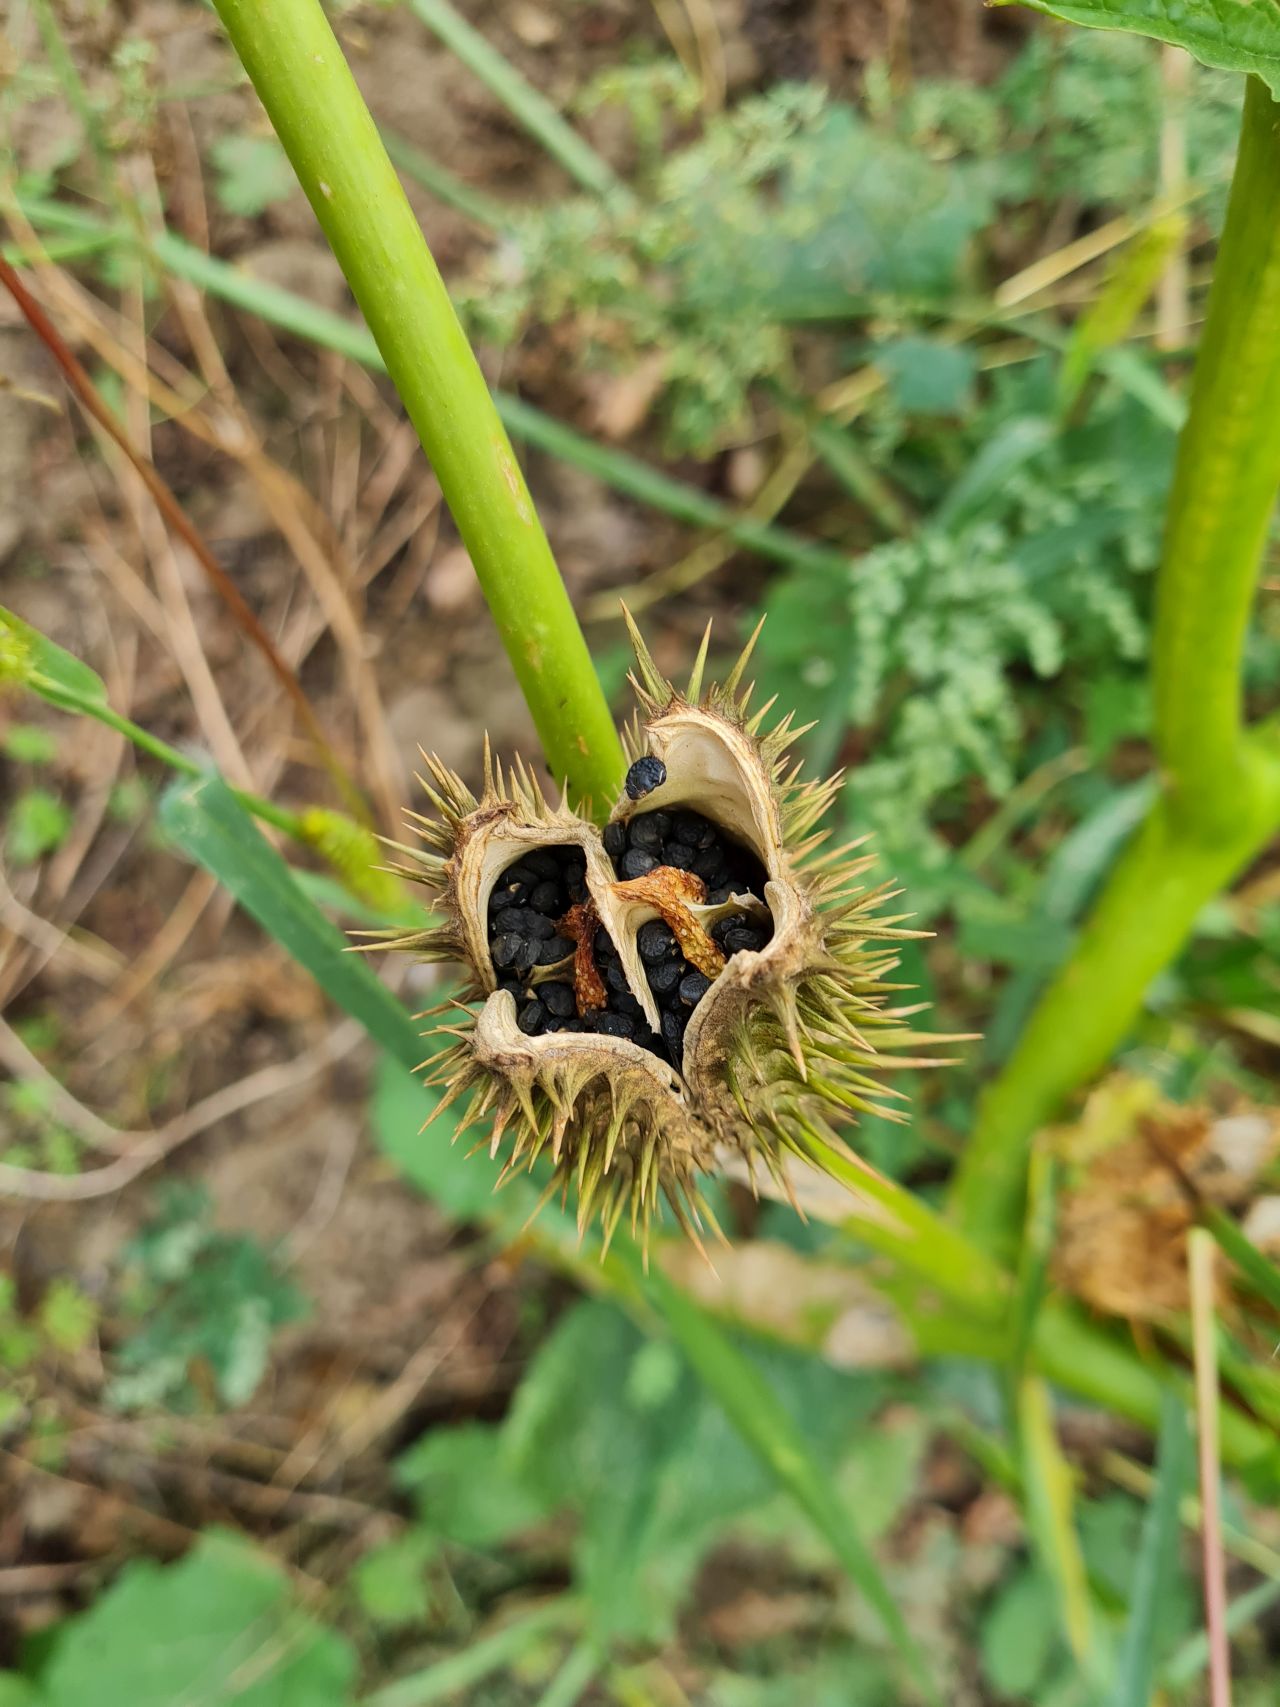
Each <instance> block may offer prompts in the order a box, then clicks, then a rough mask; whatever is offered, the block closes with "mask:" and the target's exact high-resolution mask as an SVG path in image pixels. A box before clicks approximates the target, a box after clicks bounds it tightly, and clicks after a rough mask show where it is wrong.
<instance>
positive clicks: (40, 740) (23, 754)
mask: <svg viewBox="0 0 1280 1707" xmlns="http://www.w3.org/2000/svg"><path fill="white" fill-rule="evenodd" d="M4 751H5V756H6V757H7V758H10V759H13V760H15V761H16V763H18V764H20V765H43V764H48V762H49V760H50V759H53V758H56V757H57V754H58V738H57V736H56V735H54V734H53V732H52V731H51V730H49V729H41V728H40V727H39V725H38V724H35V723H14V724H12V725H11V726H10V728H9V729H7V730H6V731H5V737H4Z"/></svg>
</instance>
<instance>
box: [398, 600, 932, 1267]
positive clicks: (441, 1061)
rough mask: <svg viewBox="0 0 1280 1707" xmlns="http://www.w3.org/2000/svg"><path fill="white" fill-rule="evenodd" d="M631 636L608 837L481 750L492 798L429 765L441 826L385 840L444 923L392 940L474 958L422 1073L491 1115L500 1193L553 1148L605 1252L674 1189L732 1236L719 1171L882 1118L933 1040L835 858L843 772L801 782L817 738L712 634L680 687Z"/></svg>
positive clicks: (867, 891) (891, 951) (893, 922)
mask: <svg viewBox="0 0 1280 1707" xmlns="http://www.w3.org/2000/svg"><path fill="white" fill-rule="evenodd" d="M632 639H633V642H634V644H635V650H636V658H637V669H636V671H635V672H634V673H633V674H632V676H631V682H632V685H633V686H634V688H635V690H636V693H637V695H638V698H639V711H638V713H637V715H636V717H635V718H634V720H633V722H632V724H631V726H630V728H629V729H628V730H627V731H626V733H625V735H624V747H625V749H626V755H627V758H628V760H629V761H630V768H629V769H628V771H627V774H626V782H625V787H624V790H623V792H622V795H621V798H620V799H619V800H618V802H617V804H616V806H615V807H614V809H613V812H612V814H611V816H610V818H609V821H608V823H607V824H606V825H605V827H604V829H603V831H601V830H599V829H598V828H597V827H596V825H595V824H594V823H592V822H590V821H589V820H587V819H586V818H583V817H580V816H578V815H577V814H576V813H575V812H573V811H571V810H570V809H569V806H568V803H567V797H566V798H564V799H561V801H560V802H559V804H558V805H553V804H550V803H549V802H548V800H547V799H546V797H545V796H544V793H543V790H542V788H541V786H540V785H539V783H538V781H537V779H536V778H535V777H534V776H533V775H532V773H531V772H530V770H529V769H528V768H527V767H526V766H525V765H524V764H522V763H521V762H520V761H516V763H515V765H514V767H513V768H512V769H511V770H509V772H508V774H507V776H506V777H505V778H504V776H503V774H502V771H501V768H500V767H499V766H498V765H497V764H495V763H494V762H493V759H492V756H491V754H490V753H489V751H488V747H487V744H486V752H485V788H484V793H483V795H482V796H481V798H479V799H477V798H476V797H475V796H474V794H473V793H472V792H471V790H470V789H469V788H468V787H467V786H466V784H465V783H464V782H463V781H462V780H461V778H459V777H458V776H457V775H456V774H455V773H454V772H453V771H451V770H449V769H448V768H447V767H446V766H445V765H444V764H442V763H441V762H440V760H439V759H437V758H428V759H427V764H428V769H429V772H430V777H429V780H423V786H424V787H425V788H426V791H427V794H428V796H429V797H430V800H431V803H432V805H433V806H434V808H435V814H436V815H435V816H423V815H420V814H418V813H411V814H410V819H411V822H412V825H413V828H414V831H415V833H416V835H417V836H418V838H419V839H420V845H417V846H413V847H402V846H400V845H399V844H395V845H396V846H397V848H398V851H399V852H400V853H401V854H402V855H406V856H408V857H407V863H406V864H405V865H404V866H400V867H397V869H398V870H400V871H401V872H402V874H403V875H405V876H407V877H410V878H412V879H414V880H416V881H418V882H420V883H423V884H425V885H426V886H427V888H428V889H429V890H430V891H432V893H433V913H434V918H433V922H432V923H431V924H430V925H429V926H427V927H426V928H424V929H422V930H419V931H414V932H410V933H408V934H404V935H398V936H395V937H394V938H393V939H392V941H391V944H390V946H394V947H398V948H403V949H408V950H411V951H413V952H415V953H416V954H418V955H420V956H422V957H423V958H426V959H429V960H438V961H458V962H461V964H462V965H463V966H464V967H465V968H466V971H467V974H468V978H469V986H468V988H467V989H466V990H465V991H464V992H463V993H462V995H461V997H460V998H459V999H458V1000H457V1001H456V1002H455V1003H453V1004H451V1005H452V1006H454V1007H455V1008H456V1013H457V1018H458V1023H456V1024H452V1025H447V1026H445V1027H444V1029H445V1030H446V1031H448V1032H449V1033H450V1035H451V1036H452V1037H453V1039H454V1042H453V1043H452V1044H451V1046H450V1047H449V1048H447V1049H446V1050H445V1051H444V1053H443V1054H442V1055H439V1056H436V1057H435V1058H434V1059H433V1061H432V1063H431V1069H432V1071H431V1082H432V1083H435V1084H437V1085H442V1086H444V1087H445V1101H446V1102H451V1101H453V1100H454V1099H455V1098H457V1097H459V1096H462V1095H464V1094H466V1093H469V1094H470V1103H469V1108H468V1111H467V1120H466V1124H470V1123H471V1122H472V1121H480V1120H483V1119H488V1118H491V1119H492V1123H493V1125H492V1136H491V1139H490V1142H489V1148H490V1153H491V1155H492V1156H493V1157H494V1158H495V1159H496V1158H497V1157H498V1156H499V1155H500V1154H501V1153H502V1152H503V1151H504V1148H505V1150H506V1165H505V1168H504V1170H503V1174H502V1176H500V1181H499V1183H501V1178H505V1177H506V1176H507V1175H508V1174H509V1173H510V1172H511V1171H512V1170H513V1169H516V1168H518V1167H522V1166H527V1167H532V1166H533V1165H534V1163H535V1162H536V1161H537V1160H538V1158H539V1157H540V1156H543V1155H546V1156H547V1157H549V1159H550V1162H551V1164H552V1167H553V1173H552V1178H551V1180H550V1183H549V1185H548V1187H547V1192H546V1195H545V1196H544V1199H543V1201H546V1198H547V1197H549V1196H551V1195H552V1194H554V1193H555V1192H556V1191H557V1190H564V1191H566V1192H567V1191H569V1190H570V1189H576V1192H577V1198H578V1219H579V1225H580V1227H585V1226H586V1225H587V1224H588V1222H589V1221H590V1220H591V1219H592V1218H593V1217H597V1218H598V1219H599V1221H600V1223H601V1225H602V1227H603V1232H604V1239H605V1246H606V1248H607V1244H608V1240H609V1239H610V1238H611V1237H612V1235H613V1232H614V1229H615V1228H616V1226H617V1224H618V1222H619V1219H620V1218H621V1217H622V1215H623V1214H624V1212H625V1213H628V1214H629V1216H630V1221H631V1225H632V1229H633V1231H638V1232H639V1234H640V1236H641V1238H642V1239H645V1240H647V1236H648V1231H649V1226H650V1221H651V1218H652V1216H653V1214H654V1211H655V1210H656V1209H657V1207H658V1205H659V1201H660V1200H661V1199H665V1201H666V1202H667V1203H668V1204H669V1205H670V1207H671V1209H672V1210H673V1211H674V1213H675V1215H676V1217H677V1219H678V1221H679V1222H680V1224H681V1226H682V1227H683V1228H684V1229H685V1231H686V1232H688V1233H689V1234H690V1235H691V1236H693V1237H694V1238H695V1239H696V1238H697V1236H698V1232H699V1230H700V1228H701V1227H702V1226H703V1225H704V1224H706V1225H710V1226H711V1227H712V1228H713V1229H715V1230H716V1231H717V1232H718V1229H717V1228H715V1222H714V1218H713V1217H712V1216H711V1214H710V1211H709V1209H708V1206H707V1203H706V1200H705V1197H704V1195H703V1192H702V1190H701V1188H700V1181H701V1180H702V1179H703V1177H704V1176H706V1175H708V1174H711V1173H714V1172H716V1171H718V1170H724V1169H728V1170H729V1171H733V1172H736V1171H739V1170H741V1171H742V1172H743V1173H745V1175H746V1177H747V1178H749V1180H750V1182H751V1183H752V1185H753V1186H754V1185H756V1184H757V1183H758V1179H759V1172H760V1170H761V1169H763V1170H765V1171H766V1172H767V1174H768V1175H770V1176H772V1179H773V1181H774V1182H775V1183H776V1184H777V1186H778V1187H780V1188H781V1189H783V1190H784V1191H786V1190H789V1182H788V1177H787V1166H788V1161H789V1158H790V1157H791V1156H799V1157H801V1158H804V1159H805V1160H811V1159H812V1158H813V1154H814V1152H815V1151H817V1152H818V1153H819V1154H820V1153H821V1151H822V1149H823V1147H825V1146H837V1147H838V1146H839V1144H840V1138H839V1128H840V1127H842V1126H847V1125H848V1124H849V1123H850V1122H851V1121H854V1120H856V1118H857V1116H858V1115H859V1113H861V1112H863V1111H870V1112H874V1113H876V1114H879V1115H890V1116H891V1117H892V1115H893V1114H894V1112H895V1106H894V1105H895V1099H898V1098H899V1097H900V1094H901V1093H899V1092H896V1091H894V1090H892V1089H890V1088H888V1087H887V1086H885V1085H884V1084H883V1083H882V1082H881V1079H880V1075H882V1074H883V1073H884V1071H885V1069H886V1067H887V1066H890V1065H892V1066H895V1067H900V1066H905V1065H922V1064H924V1063H922V1062H919V1061H914V1060H913V1061H906V1060H904V1059H903V1058H902V1057H901V1056H900V1055H899V1054H897V1053H896V1052H897V1051H900V1050H902V1049H903V1048H904V1047H908V1046H911V1045H914V1044H918V1043H920V1042H921V1041H924V1040H923V1039H922V1038H920V1037H919V1036H917V1035H915V1034H913V1033H912V1031H911V1030H910V1028H909V1026H908V1025H907V1023H906V1022H907V1020H908V1019H909V1016H910V1014H911V1013H913V1012H915V1011H916V1010H914V1009H906V1008H900V1007H893V1006H891V1005H890V999H891V995H892V993H893V992H894V991H895V990H896V989H897V988H899V987H898V986H895V985H893V984H890V983H888V982H887V979H888V978H889V977H890V975H891V974H892V972H893V969H894V967H895V965H896V959H897V951H896V943H897V941H898V939H900V938H902V937H904V936H907V935H912V934H914V933H911V932H908V931H905V930H903V929H902V928H901V919H900V918H894V917H886V916H884V915H883V913H882V912H881V908H882V907H883V905H884V903H885V902H886V901H887V900H888V899H889V898H890V895H889V891H888V889H887V886H883V885H882V886H880V887H870V886H868V884H867V882H866V879H867V876H868V873H869V871H870V868H871V866H872V863H873V856H872V855H870V854H867V853H865V852H862V851H860V844H859V843H857V842H854V843H851V844H849V845H848V846H845V847H841V848H838V849H835V850H829V849H827V847H826V843H827V841H828V837H829V834H830V832H829V831H825V830H822V829H820V828H818V823H819V820H820V819H821V818H822V816H823V815H824V813H825V812H826V811H827V809H828V807H829V806H830V805H831V802H832V800H833V798H834V796H835V794H836V792H837V790H838V788H839V783H840V779H839V778H838V777H833V778H831V779H829V780H827V781H802V780H801V777H800V765H799V764H798V763H795V762H793V761H792V760H791V759H790V758H789V757H788V752H789V749H790V747H791V745H792V743H793V742H794V741H795V740H796V738H797V736H799V735H800V734H802V733H803V732H804V731H803V730H802V729H798V728H796V727H794V725H793V720H792V717H791V716H790V715H788V716H786V717H783V718H782V719H781V721H779V722H777V723H775V724H774V725H773V726H772V727H768V725H769V717H770V711H771V708H772V704H773V702H772V701H770V702H769V704H768V705H765V706H763V707H762V708H761V709H760V710H758V711H756V712H755V713H754V714H749V712H748V706H749V703H750V700H751V696H752V687H751V686H747V687H745V688H744V687H743V686H742V685H741V684H742V678H743V674H744V671H745V669H746V666H747V662H748V659H749V657H750V655H751V644H748V646H747V648H746V650H745V651H744V652H743V654H742V656H741V657H740V658H739V659H738V662H737V663H736V665H735V666H734V668H733V670H732V671H731V673H730V674H729V676H728V677H727V679H726V680H725V681H724V682H723V683H716V684H714V685H712V686H709V687H707V688H706V689H705V690H704V688H703V674H704V666H705V662H706V654H707V644H708V639H709V632H708V635H705V636H704V637H703V642H702V647H701V650H700V652H699V655H698V659H697V662H696V663H695V665H694V669H693V674H692V678H691V680H690V682H689V684H688V686H687V688H686V689H685V691H684V692H683V693H681V692H679V691H678V690H677V689H676V688H675V687H673V686H672V684H671V683H670V682H668V681H666V680H665V679H664V678H663V677H662V676H661V675H660V674H659V672H658V670H657V668H656V667H655V665H654V662H653V659H652V658H651V657H650V655H649V652H648V650H647V648H646V647H645V645H644V642H643V640H642V639H641V638H640V636H639V634H638V633H637V632H636V630H635V628H634V625H633V626H632ZM753 640H754V637H753ZM439 1011H440V1010H436V1012H437V1014H439Z"/></svg>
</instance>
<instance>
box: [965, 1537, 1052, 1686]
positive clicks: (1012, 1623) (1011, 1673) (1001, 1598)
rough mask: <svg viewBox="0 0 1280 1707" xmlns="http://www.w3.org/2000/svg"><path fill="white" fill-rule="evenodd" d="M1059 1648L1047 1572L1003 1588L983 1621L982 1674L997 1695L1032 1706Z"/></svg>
mask: <svg viewBox="0 0 1280 1707" xmlns="http://www.w3.org/2000/svg"><path fill="white" fill-rule="evenodd" d="M1056 1643H1057V1625H1056V1620H1055V1612H1054V1592H1053V1584H1052V1583H1051V1582H1050V1581H1049V1579H1048V1577H1046V1576H1045V1574H1044V1572H1043V1571H1040V1570H1036V1569H1034V1568H1033V1569H1028V1570H1021V1571H1019V1572H1018V1574H1017V1575H1016V1576H1015V1577H1013V1578H1012V1579H1011V1580H1010V1581H1009V1582H1008V1583H1007V1584H1005V1585H1004V1587H1002V1588H1001V1590H1000V1592H999V1593H998V1594H997V1596H996V1598H995V1601H994V1602H993V1604H992V1606H991V1609H990V1610H989V1611H988V1613H987V1615H986V1617H985V1618H984V1619H983V1621H982V1630H981V1633H980V1636H979V1651H980V1653H981V1655H982V1669H983V1671H984V1673H985V1674H986V1677H987V1681H988V1682H989V1683H990V1685H991V1687H992V1689H994V1690H995V1692H996V1694H997V1695H1000V1696H1007V1697H1008V1698H1009V1699H1010V1700H1011V1701H1030V1700H1033V1699H1034V1697H1035V1690H1036V1686H1037V1685H1038V1684H1039V1683H1041V1682H1042V1681H1043V1679H1044V1676H1045V1673H1046V1672H1047V1671H1048V1669H1049V1665H1050V1662H1051V1660H1052V1659H1053V1653H1054V1648H1055V1645H1056Z"/></svg>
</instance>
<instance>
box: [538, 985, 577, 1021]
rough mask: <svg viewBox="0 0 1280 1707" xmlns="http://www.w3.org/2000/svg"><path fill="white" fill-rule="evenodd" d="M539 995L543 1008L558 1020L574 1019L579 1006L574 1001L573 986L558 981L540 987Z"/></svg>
mask: <svg viewBox="0 0 1280 1707" xmlns="http://www.w3.org/2000/svg"><path fill="white" fill-rule="evenodd" d="M538 995H539V998H540V999H541V1001H542V1005H543V1007H545V1008H546V1010H547V1012H548V1013H549V1014H554V1016H555V1017H556V1019H572V1017H573V1016H574V1014H575V1013H576V1012H577V1008H578V1005H577V1003H576V1002H575V1001H574V999H573V985H572V984H561V983H560V982H559V981H558V980H557V981H553V982H551V983H549V984H539V985H538Z"/></svg>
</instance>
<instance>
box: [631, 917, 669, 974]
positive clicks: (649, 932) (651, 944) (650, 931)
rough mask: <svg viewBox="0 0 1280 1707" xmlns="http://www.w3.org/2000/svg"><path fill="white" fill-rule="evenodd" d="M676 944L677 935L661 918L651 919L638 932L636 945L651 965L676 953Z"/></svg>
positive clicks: (642, 957)
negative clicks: (672, 932)
mask: <svg viewBox="0 0 1280 1707" xmlns="http://www.w3.org/2000/svg"><path fill="white" fill-rule="evenodd" d="M676 946H677V945H676V939H675V937H674V936H672V934H671V932H670V931H669V930H668V929H667V927H666V925H664V924H663V922H662V920H661V919H650V920H649V922H648V923H647V924H644V925H641V926H640V929H639V930H638V931H637V932H636V947H637V948H638V949H639V950H640V958H641V960H644V961H647V962H648V963H649V964H650V965H652V964H654V963H655V962H656V961H659V960H666V959H668V958H669V957H670V956H671V955H672V954H674V953H675V950H676Z"/></svg>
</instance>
